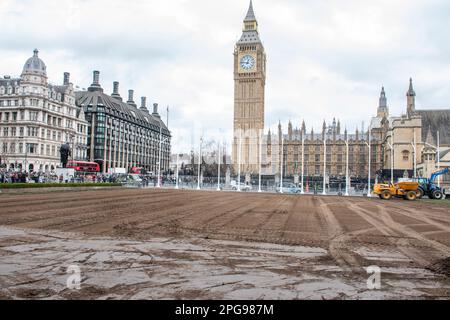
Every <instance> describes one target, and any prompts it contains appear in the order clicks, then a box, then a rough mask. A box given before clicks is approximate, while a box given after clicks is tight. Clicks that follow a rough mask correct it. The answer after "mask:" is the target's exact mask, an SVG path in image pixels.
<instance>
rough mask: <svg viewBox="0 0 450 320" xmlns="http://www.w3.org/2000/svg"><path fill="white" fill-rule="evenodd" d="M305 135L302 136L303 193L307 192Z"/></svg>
mask: <svg viewBox="0 0 450 320" xmlns="http://www.w3.org/2000/svg"><path fill="white" fill-rule="evenodd" d="M304 179H305V137H302V194H305V187H304Z"/></svg>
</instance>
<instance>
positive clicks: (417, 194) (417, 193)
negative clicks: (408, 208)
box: [416, 188, 425, 199]
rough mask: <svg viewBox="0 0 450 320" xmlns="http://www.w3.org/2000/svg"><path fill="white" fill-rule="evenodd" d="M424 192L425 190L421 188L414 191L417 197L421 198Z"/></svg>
mask: <svg viewBox="0 0 450 320" xmlns="http://www.w3.org/2000/svg"><path fill="white" fill-rule="evenodd" d="M424 194H425V192H424V191H423V190H422V189H421V188H419V189H417V192H416V196H417V199H422V198H423V196H424Z"/></svg>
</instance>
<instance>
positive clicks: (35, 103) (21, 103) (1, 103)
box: [0, 99, 75, 116]
mask: <svg viewBox="0 0 450 320" xmlns="http://www.w3.org/2000/svg"><path fill="white" fill-rule="evenodd" d="M26 106H31V107H43V108H44V109H48V110H51V111H54V112H58V113H63V114H67V115H69V116H75V107H61V106H58V105H54V104H51V103H48V102H46V101H45V100H40V99H14V100H9V99H8V100H0V107H26Z"/></svg>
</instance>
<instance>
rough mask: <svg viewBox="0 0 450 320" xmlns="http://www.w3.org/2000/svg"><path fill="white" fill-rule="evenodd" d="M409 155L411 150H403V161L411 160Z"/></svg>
mask: <svg viewBox="0 0 450 320" xmlns="http://www.w3.org/2000/svg"><path fill="white" fill-rule="evenodd" d="M409 155H410V152H409V151H407V150H405V151H403V152H402V156H403V161H409Z"/></svg>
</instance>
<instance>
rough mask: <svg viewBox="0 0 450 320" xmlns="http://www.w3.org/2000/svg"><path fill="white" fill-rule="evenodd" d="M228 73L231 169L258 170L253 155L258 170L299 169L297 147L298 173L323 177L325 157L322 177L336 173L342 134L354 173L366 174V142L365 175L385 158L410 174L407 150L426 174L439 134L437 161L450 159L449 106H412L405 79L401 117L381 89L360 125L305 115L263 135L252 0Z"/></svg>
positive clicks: (383, 169)
mask: <svg viewBox="0 0 450 320" xmlns="http://www.w3.org/2000/svg"><path fill="white" fill-rule="evenodd" d="M234 80H235V98H234V99H235V100H234V141H233V154H232V159H233V163H234V164H235V165H234V170H235V171H236V172H238V170H239V168H240V171H241V173H242V174H243V175H257V174H258V172H259V168H260V161H261V168H262V173H263V175H279V174H280V172H281V170H283V175H284V176H295V175H299V174H301V170H302V168H301V163H302V153H304V164H305V168H304V173H305V175H307V176H323V173H324V169H325V168H324V163H325V162H326V173H327V176H330V177H343V176H345V174H346V163H347V147H346V141H348V144H349V152H348V155H349V173H350V176H351V177H353V178H363V179H364V178H367V174H368V169H369V168H368V157H369V152H368V144H369V143H370V145H371V155H370V156H371V163H372V164H371V173H372V177H375V175H384V176H387V172H389V174H390V171H391V167H392V163H393V164H394V169H395V170H394V174H395V176H396V177H400V176H401V177H403V176H404V175H405V172H407V173H408V175H409V176H412V175H413V174H414V173H413V168H414V157H416V163H417V168H418V169H419V170H418V173H419V175H423V176H429V175H430V174H431V171H435V170H436V169H437V167H436V158H437V148H436V147H434V148H433V147H432V146H436V143H437V139H438V137H437V136H438V134H439V136H440V145H441V155H440V156H441V166H443V167H444V166H450V159H447V157H449V156H450V152H449V150H450V110H417V109H416V106H415V97H416V93H415V91H414V88H413V83H412V79H411V80H410V84H409V89H408V91H407V94H406V104H407V110H406V111H407V112H406V114H405V115H402V116H400V117H391V116H390V115H389V107H388V104H387V97H386V92H385V90H384V88H382V91H381V94H380V98H379V106H378V109H377V114H376V116H375V117H373V118H372V119H371V121H370V125H369V126H368V128H367V130H364V128H361V131H358V129H357V130H356V132H353V133H349V132H348V131H347V130H346V129H343V127H342V125H341V123H340V122H339V121H336V120H335V119H334V120H333V122H332V123H330V124H326V122H324V123H323V126H322V128H321V130H320V131H318V132H315V131H314V129H312V130H307V126H306V124H305V122H303V123H301V124H300V123H299V124H297V126H295V124H293V123H291V122H289V124H288V127H287V128H283V127H282V126H281V124H280V125H279V127H278V132H270V130H269V132H268V133H267V134H265V133H264V111H265V110H264V109H265V105H264V96H265V80H266V54H265V50H264V47H263V45H262V42H261V40H260V37H259V32H258V23H257V20H256V18H255V14H254V10H253V5H252V3H251V2H250V8H249V10H248V13H247V16H246V18H245V20H244V30H243V34H242V37H241V39H240V40H239V41H238V42H237V44H236V47H235V51H234ZM374 113H375V108H374ZM438 132H439V133H438ZM260 139H262V141H261V140H260ZM324 141H325V142H326V143H324ZM369 141H370V142H369ZM414 141H415V145H416V153H414V147H413V145H414ZM325 145H326V146H325ZM390 146H393V148H394V159H391V149H390ZM325 148H326V150H325ZM282 149H283V152H281V150H282ZM303 150H304V151H303ZM325 151H326V152H325ZM282 155H283V157H284V158H283V168H281V163H282V162H281V160H282V159H281V157H282ZM325 157H326V159H325ZM239 164H240V165H239Z"/></svg>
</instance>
